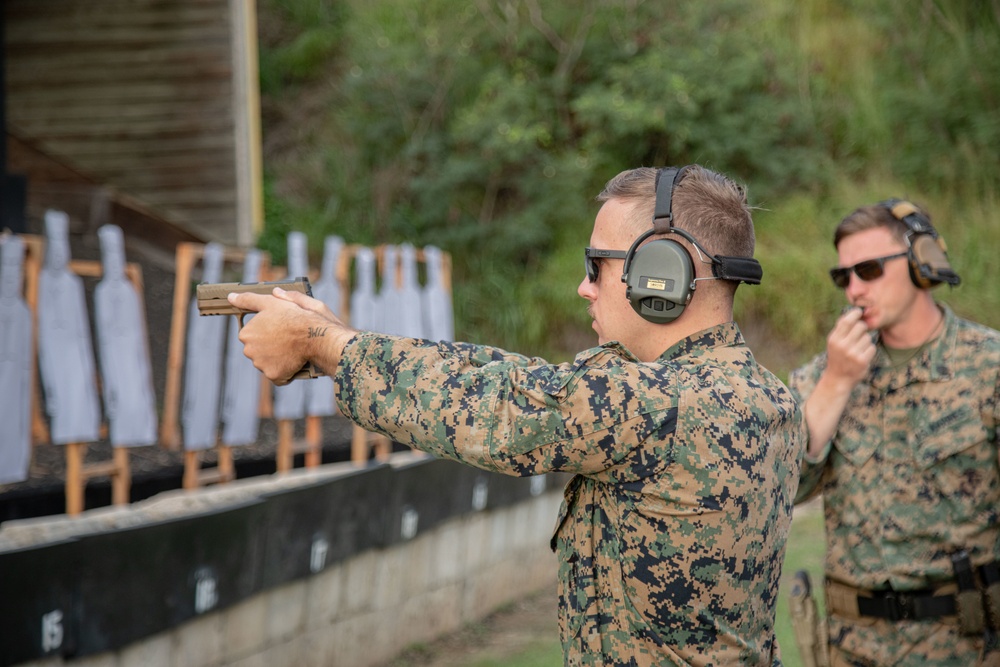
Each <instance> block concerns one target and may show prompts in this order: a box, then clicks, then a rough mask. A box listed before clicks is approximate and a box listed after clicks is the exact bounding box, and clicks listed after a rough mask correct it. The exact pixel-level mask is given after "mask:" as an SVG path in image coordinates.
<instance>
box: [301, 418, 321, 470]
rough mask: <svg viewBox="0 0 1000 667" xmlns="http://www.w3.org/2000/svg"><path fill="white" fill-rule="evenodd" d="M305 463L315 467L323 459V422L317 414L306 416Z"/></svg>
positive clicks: (309, 466)
mask: <svg viewBox="0 0 1000 667" xmlns="http://www.w3.org/2000/svg"><path fill="white" fill-rule="evenodd" d="M305 443H306V447H305V454H306V460H305V465H306V467H307V468H315V467H317V466H318V465H319V464H320V463H321V462H322V459H323V422H322V420H321V418H320V417H318V416H317V415H309V416H308V417H306V440H305Z"/></svg>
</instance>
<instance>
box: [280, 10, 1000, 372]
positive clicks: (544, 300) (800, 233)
mask: <svg viewBox="0 0 1000 667" xmlns="http://www.w3.org/2000/svg"><path fill="white" fill-rule="evenodd" d="M260 13H261V25H262V26H269V28H268V29H267V30H264V29H263V28H262V34H261V49H260V51H261V72H262V74H261V78H262V91H263V107H264V133H265V151H266V152H265V165H266V171H267V174H266V179H267V183H268V186H267V189H266V193H265V194H266V198H267V214H268V219H267V223H266V224H267V229H266V231H265V234H264V236H263V237H262V240H261V243H263V244H267V245H268V247H269V249H271V250H272V252H274V253H275V254H276V255H277V256H279V257H280V256H281V255H282V254H283V251H280V250H279V249H277V248H276V247H275V245H280V243H281V238H283V234H284V233H286V232H287V230H288V229H292V228H294V229H299V230H302V231H304V232H306V233H307V234H308V235H309V236H310V237H311V239H312V241H313V243H312V244H311V245H312V246H313V247H315V248H319V247H321V240H322V237H323V236H325V235H327V234H331V233H337V234H340V235H342V236H344V237H345V238H346V239H347V240H348V241H350V242H360V243H383V242H401V241H403V240H407V241H410V242H412V243H415V244H426V243H433V244H435V245H438V246H440V247H442V248H444V249H445V250H447V251H449V252H450V253H451V254H452V257H453V260H454V272H455V275H454V278H455V279H454V285H455V288H454V289H455V304H456V310H457V313H456V315H457V325H458V332H457V333H458V335H459V336H460V337H461V338H464V339H471V340H477V341H481V342H489V343H493V344H499V345H502V346H504V347H508V348H513V349H517V350H519V351H525V352H529V353H531V354H543V355H547V356H550V357H554V358H560V357H561V358H566V357H568V356H569V355H571V354H572V353H573V352H574V351H575V350H574V347H576V346H578V345H580V344H589V343H592V342H593V341H592V340H589V341H588V335H589V330H588V328H587V324H588V322H587V319H586V316H585V309H584V303H583V302H582V300H580V299H579V298H578V297H576V296H575V295H574V291H575V287H576V284H577V282H578V281H579V279H580V277H582V276H581V267H580V259H579V255H580V249H581V247H582V246H584V245H586V241H587V238H588V237H589V234H590V228H591V222H592V220H593V216H594V214H595V212H596V208H595V206H594V204H593V196H594V195H595V194H596V193H597V192H598V191H599V190H600V189H601V187H602V186H603V184H604V182H605V181H606V180H607V179H608V178H610V177H611V176H613V175H614V174H615V173H617V172H618V171H620V170H622V169H626V168H630V167H634V166H638V165H663V164H683V163H688V162H700V163H702V164H706V165H708V166H711V167H712V168H715V169H718V170H720V171H723V172H725V173H728V174H730V175H733V176H734V177H736V178H737V179H740V180H743V181H744V182H746V183H747V184H748V185H749V190H750V193H751V197H752V199H753V201H754V203H755V204H756V205H758V206H760V207H761V209H762V210H761V211H759V212H758V214H757V216H756V220H757V227H758V250H759V251H758V256H759V257H760V258H761V260H762V262H763V263H764V265H765V271H766V274H767V275H766V280H765V284H764V285H762V286H761V287H760V288H753V289H743V290H741V292H740V294H741V295H743V296H741V297H740V299H739V300H738V302H739V315H740V316H742V317H753V318H757V319H764V320H767V322H768V324H769V327H770V329H771V330H774V331H780V332H781V335H782V336H784V337H786V338H787V339H788V343H789V345H786V346H785V347H786V348H789V349H792V350H801V352H800V353H796V355H794V356H795V358H787V359H780V360H777V361H776V363H777V365H778V366H780V367H784V366H786V365H790V364H792V363H795V362H796V361H801V356H802V355H804V354H805V353H806V351H814V350H815V349H818V347H819V346H820V345H821V344H822V339H823V337H824V336H825V328H826V327H827V326H828V324H829V321H831V320H830V318H831V317H832V315H833V314H834V313H836V312H837V311H838V310H839V306H838V303H839V300H840V299H841V298H842V297H841V296H840V295H839V294H838V293H837V292H836V291H835V290H833V289H832V287H831V286H828V285H827V284H826V282H828V281H827V278H826V274H825V269H826V268H827V266H828V265H829V264H830V263H831V262H832V261H835V256H834V255H833V254H832V248H831V246H830V243H829V234H830V231H831V230H832V228H833V226H834V225H835V223H836V221H837V220H839V218H840V217H841V216H843V215H844V214H845V213H847V212H849V211H850V210H851V209H853V208H854V207H855V206H857V205H859V204H860V203H867V202H868V201H877V200H879V199H883V198H885V197H887V196H889V195H899V194H902V195H907V193H910V192H919V193H923V194H924V195H925V196H924V197H922V198H918V199H920V201H921V202H922V203H924V204H926V205H928V207H929V208H930V209H931V211H932V212H933V211H937V210H940V211H946V212H947V213H948V215H947V216H945V218H946V219H944V222H943V228H942V232H943V233H945V235H946V236H947V235H948V234H949V231H951V228H950V225H949V222H950V221H949V220H948V219H947V218H949V217H953V216H963V219H965V216H964V213H965V211H966V210H968V211H969V212H971V217H969V218H968V219H971V220H974V221H975V222H976V223H977V224H983V225H987V226H989V224H990V221H989V215H988V213H985V211H989V210H990V209H989V208H988V207H986V206H984V205H982V204H981V202H982V201H983V200H984V199H988V198H989V197H995V196H996V195H995V192H996V189H997V187H996V186H997V184H998V182H1000V178H998V176H1000V163H997V161H996V160H995V158H994V156H993V153H994V152H995V149H996V146H998V145H1000V122H998V121H997V116H996V112H995V109H996V107H997V102H998V101H1000V100H998V98H1000V39H998V36H1000V30H998V24H1000V17H998V14H1000V9H998V6H997V4H996V2H995V0H994V1H993V2H987V1H984V0H956V1H955V2H949V3H941V2H933V1H928V2H924V3H920V5H919V6H915V5H913V3H911V2H906V1H905V0H882V1H880V2H877V3H862V2H858V1H853V2H848V3H841V2H836V3H835V2H832V1H831V0H804V1H803V2H800V3H786V2H781V1H780V0H765V1H764V2H754V3H751V2H747V1H746V0H720V1H719V2H713V3H653V2H641V1H639V2H637V1H636V0H581V2H578V3H570V4H566V3H555V2H543V1H542V0H476V1H475V2H471V3H455V2H450V1H448V0H425V1H424V2H421V3H412V2H408V1H407V0H383V1H382V2H379V3H362V2H355V1H351V0H343V1H342V2H335V1H334V0H262V2H261V3H260ZM886 186H887V187H886ZM910 196H913V195H910ZM939 203H941V204H942V205H940V206H939V205H938V204H939ZM980 212H981V213H980ZM977 216H978V217H977ZM936 219H937V218H936ZM994 227H995V225H994ZM950 242H951V243H952V248H953V250H956V251H963V252H964V251H965V250H966V249H967V248H966V247H965V244H964V242H963V241H962V240H961V239H958V245H956V243H955V242H954V241H951V239H950ZM971 245H974V244H970V246H971ZM993 247H995V246H993ZM968 250H969V252H970V253H972V254H973V256H975V252H976V249H975V248H972V247H970V248H968ZM987 264H988V263H987V262H980V261H979V260H976V263H975V264H974V265H975V266H976V267H977V270H979V267H980V266H982V270H983V271H984V274H983V275H972V274H969V275H968V276H967V283H971V284H972V285H973V286H974V285H977V284H982V285H986V284H991V283H986V282H985V281H986V280H987V279H993V280H995V279H996V278H997V275H996V272H995V271H996V270H995V269H990V268H988V266H987ZM992 291H995V290H992ZM958 294H959V292H957V291H956V292H955V295H958ZM971 296H975V295H971ZM950 297H951V295H949V298H950ZM994 312H996V311H994ZM591 338H592V336H591Z"/></svg>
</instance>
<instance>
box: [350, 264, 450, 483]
mask: <svg viewBox="0 0 1000 667" xmlns="http://www.w3.org/2000/svg"><path fill="white" fill-rule="evenodd" d="M360 247H361V246H350V248H351V253H350V254H351V256H352V257H353V256H354V254H355V253H356V252H357V250H358V249H359V248H360ZM416 259H417V263H418V264H420V263H423V264H424V265H425V266H426V264H427V255H426V253H425V252H424V249H423V248H417V249H416ZM375 264H376V267H377V268H376V273H378V274H379V275H381V268H382V266H383V265H384V264H385V246H378V247H377V248H375ZM349 269H350V267H349V266H348V267H345V269H344V278H343V279H341V283H340V284H341V285H346V284H347V279H348V274H349ZM393 275H394V277H395V280H396V286H397V287H402V286H403V265H402V262H397V264H396V270H395V271H394V272H393ZM441 283H442V287H444V289H445V291H446V292H447V293H448V295H449V296H451V255H450V254H448V253H446V252H442V253H441ZM349 302H350V297H349V296H348V297H346V298H345V303H349ZM347 312H348V311H347V309H346V307H345V314H346V313H347ZM342 319H344V321H345V322H348V321H349V320H348V319H347V318H346V317H345V318H342ZM373 453H374V458H375V460H376V461H379V462H381V463H384V462H386V461H388V460H389V456H390V454H392V441H391V440H390V439H389V438H387V437H386V436H384V435H382V434H381V433H372V432H371V431H366V430H365V429H363V428H361V427H360V426H358V425H357V424H354V427H353V429H352V431H351V463H352V464H354V465H355V466H365V465H368V461H369V460H370V459H371V458H372V454H373ZM414 454H416V455H418V456H429V454H426V453H424V452H421V451H417V450H414Z"/></svg>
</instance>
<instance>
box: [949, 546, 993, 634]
mask: <svg viewBox="0 0 1000 667" xmlns="http://www.w3.org/2000/svg"><path fill="white" fill-rule="evenodd" d="M951 566H952V569H953V570H954V571H955V581H956V582H957V583H958V593H956V594H955V609H956V611H957V612H958V627H959V630H961V631H962V634H963V635H966V636H978V635H981V634H982V632H983V628H984V627H985V619H984V614H983V597H982V595H980V593H979V588H977V587H976V577H975V573H974V572H973V571H972V562H971V561H970V560H969V554H968V552H966V551H964V550H962V551H959V552H957V553H953V554H952V555H951Z"/></svg>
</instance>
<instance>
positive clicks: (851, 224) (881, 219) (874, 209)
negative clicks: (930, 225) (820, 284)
mask: <svg viewBox="0 0 1000 667" xmlns="http://www.w3.org/2000/svg"><path fill="white" fill-rule="evenodd" d="M920 213H921V214H923V215H924V216H926V217H927V220H928V221H930V219H931V218H930V216H929V215H928V214H927V212H926V211H924V210H923V209H920ZM877 227H885V228H886V229H888V230H889V231H890V232H892V236H893V238H895V239H896V240H898V241H900V242H901V243H906V232H907V231H908V230H907V227H906V224H905V223H904V222H903V221H902V220H898V219H896V216H894V215H893V214H892V212H891V211H890V210H889V209H888V208H886V207H885V206H882V205H881V204H872V205H870V206H861V207H859V208H856V209H854V211H853V212H852V213H851V214H850V215H848V216H847V217H846V218H844V219H843V220H841V221H840V224H839V225H837V228H836V229H835V230H833V247H834V248H836V247H837V246H839V245H840V242H841V241H843V240H844V239H845V238H847V237H848V236H850V235H851V234H857V233H858V232H864V231H867V230H869V229H875V228H877Z"/></svg>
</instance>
